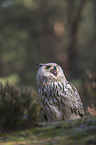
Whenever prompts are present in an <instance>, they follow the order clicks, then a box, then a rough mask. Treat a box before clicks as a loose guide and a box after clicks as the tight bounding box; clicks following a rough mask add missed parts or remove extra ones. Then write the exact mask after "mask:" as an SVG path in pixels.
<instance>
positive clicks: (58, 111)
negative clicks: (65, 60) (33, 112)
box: [37, 63, 84, 121]
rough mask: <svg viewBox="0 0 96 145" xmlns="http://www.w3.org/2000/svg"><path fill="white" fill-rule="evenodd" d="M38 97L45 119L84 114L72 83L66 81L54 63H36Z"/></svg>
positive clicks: (53, 119)
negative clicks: (37, 68) (37, 67)
mask: <svg viewBox="0 0 96 145" xmlns="http://www.w3.org/2000/svg"><path fill="white" fill-rule="evenodd" d="M38 66H40V68H39V70H38V72H37V86H38V98H39V103H40V106H41V109H40V110H41V112H40V114H41V118H42V119H43V120H45V121H56V120H73V119H77V118H81V117H83V116H84V110H83V105H82V102H81V99H80V96H79V94H78V91H77V90H76V88H75V87H74V85H73V84H72V83H70V82H68V81H67V79H66V77H65V75H64V73H63V70H62V68H61V67H60V66H59V65H57V64H56V63H47V64H38Z"/></svg>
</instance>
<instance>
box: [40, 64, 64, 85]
mask: <svg viewBox="0 0 96 145" xmlns="http://www.w3.org/2000/svg"><path fill="white" fill-rule="evenodd" d="M38 66H40V68H39V70H38V72H37V84H38V86H40V85H41V84H44V83H45V84H46V83H51V82H58V81H60V82H62V83H64V82H65V81H66V78H65V75H64V73H63V70H62V68H61V67H60V66H59V65H58V64H56V63H46V64H38Z"/></svg>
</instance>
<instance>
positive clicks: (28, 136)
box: [0, 116, 96, 145]
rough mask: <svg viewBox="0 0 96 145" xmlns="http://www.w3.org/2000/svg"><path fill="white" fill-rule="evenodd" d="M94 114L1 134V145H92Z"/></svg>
mask: <svg viewBox="0 0 96 145" xmlns="http://www.w3.org/2000/svg"><path fill="white" fill-rule="evenodd" d="M0 136H1V135H0ZM95 137H96V116H94V117H88V118H87V117H86V118H81V119H77V120H73V121H66V122H64V121H58V122H52V123H41V124H37V126H35V127H34V128H31V129H27V130H24V131H23V130H22V131H18V132H12V133H6V134H2V136H1V138H0V139H1V143H2V145H3V144H4V145H7V144H8V143H9V142H10V145H11V144H12V143H13V144H17V145H20V144H22V145H23V144H27V145H30V144H32V145H37V144H38V145H39V144H44V145H58V144H59V145H69V144H70V145H75V144H78V145H81V144H82V145H87V144H89V145H90V144H92V145H94V144H95V142H96V139H95Z"/></svg>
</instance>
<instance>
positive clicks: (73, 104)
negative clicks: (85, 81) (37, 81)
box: [58, 81, 84, 117]
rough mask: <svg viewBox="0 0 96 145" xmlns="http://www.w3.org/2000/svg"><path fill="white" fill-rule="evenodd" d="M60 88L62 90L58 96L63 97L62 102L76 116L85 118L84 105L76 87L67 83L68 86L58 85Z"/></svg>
mask: <svg viewBox="0 0 96 145" xmlns="http://www.w3.org/2000/svg"><path fill="white" fill-rule="evenodd" d="M58 86H59V88H61V89H59V92H58V94H59V96H62V102H64V104H66V105H67V107H68V108H70V109H71V111H72V112H74V113H75V114H76V115H79V116H81V117H82V116H84V109H83V104H82V102H81V99H80V96H79V94H78V91H77V89H76V88H75V87H74V85H73V84H72V83H70V82H68V81H67V83H66V84H62V83H58Z"/></svg>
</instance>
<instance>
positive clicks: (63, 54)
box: [0, 0, 96, 110]
mask: <svg viewBox="0 0 96 145" xmlns="http://www.w3.org/2000/svg"><path fill="white" fill-rule="evenodd" d="M41 62H42V63H47V62H55V63H57V64H59V65H60V66H61V67H62V68H63V70H64V73H65V75H66V77H67V79H68V80H69V81H71V82H72V83H73V84H74V85H75V86H76V88H77V89H78V91H79V93H80V96H81V99H82V101H83V104H84V108H85V110H86V108H87V107H88V106H91V105H92V104H93V105H96V0H92V1H90V0H78V1H76V0H59V1H58V0H51V1H50V0H49V1H48V0H0V81H1V82H3V83H5V82H6V81H9V82H12V83H14V84H23V85H25V86H28V87H30V86H31V87H32V88H33V90H34V91H36V92H37V85H36V73H37V70H38V67H36V64H37V63H41Z"/></svg>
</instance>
